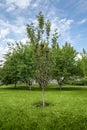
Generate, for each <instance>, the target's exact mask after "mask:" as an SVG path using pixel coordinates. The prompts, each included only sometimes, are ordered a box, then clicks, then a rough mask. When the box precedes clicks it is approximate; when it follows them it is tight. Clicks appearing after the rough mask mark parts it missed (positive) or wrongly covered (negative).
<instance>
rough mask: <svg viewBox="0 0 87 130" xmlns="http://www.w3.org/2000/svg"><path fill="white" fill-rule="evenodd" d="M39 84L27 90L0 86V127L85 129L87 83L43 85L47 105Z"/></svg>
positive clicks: (17, 129)
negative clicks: (78, 85) (42, 104)
mask: <svg viewBox="0 0 87 130" xmlns="http://www.w3.org/2000/svg"><path fill="white" fill-rule="evenodd" d="M41 101H42V93H41V90H40V89H39V88H35V87H33V89H32V90H31V91H29V90H28V89H26V88H23V87H22V88H21V87H18V88H17V89H14V88H13V87H12V86H1V87H0V130H87V87H83V86H81V87H77V86H76V87H70V86H69V87H64V88H63V90H62V91H59V90H58V88H57V87H56V86H53V85H51V88H46V89H45V101H46V102H48V103H49V104H50V105H49V106H48V107H45V108H43V107H36V106H35V105H34V104H35V103H37V102H41Z"/></svg>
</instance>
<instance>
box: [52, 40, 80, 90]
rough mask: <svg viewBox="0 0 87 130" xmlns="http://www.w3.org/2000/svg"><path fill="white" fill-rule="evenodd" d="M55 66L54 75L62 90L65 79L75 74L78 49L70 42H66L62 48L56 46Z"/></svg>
mask: <svg viewBox="0 0 87 130" xmlns="http://www.w3.org/2000/svg"><path fill="white" fill-rule="evenodd" d="M54 54H55V67H54V70H53V75H54V77H55V79H56V80H57V81H58V84H59V86H60V90H61V89H62V87H61V86H62V83H63V82H64V80H66V79H67V78H69V77H70V76H72V75H74V70H75V57H76V54H77V53H76V50H75V49H74V48H73V47H72V46H71V45H70V44H69V43H67V42H66V43H65V44H64V45H63V46H62V48H59V46H58V47H56V48H55V53H54Z"/></svg>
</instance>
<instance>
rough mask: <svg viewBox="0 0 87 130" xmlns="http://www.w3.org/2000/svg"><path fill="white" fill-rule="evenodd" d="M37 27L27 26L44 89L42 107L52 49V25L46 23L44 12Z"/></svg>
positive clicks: (37, 75)
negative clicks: (50, 44) (50, 46)
mask: <svg viewBox="0 0 87 130" xmlns="http://www.w3.org/2000/svg"><path fill="white" fill-rule="evenodd" d="M37 22H38V24H37V26H36V27H35V26H34V24H33V23H32V24H28V25H27V34H28V37H29V39H30V43H31V45H32V49H33V51H34V58H35V63H36V79H37V81H38V83H39V85H40V86H41V88H42V105H43V107H44V106H45V102H44V88H45V87H46V85H47V83H48V81H49V76H50V54H51V51H50V48H49V43H50V41H51V39H52V38H51V35H50V32H51V30H50V29H51V28H50V27H51V23H50V21H49V20H47V21H45V18H44V15H43V14H42V12H40V13H39V15H38V16H37ZM54 37H55V36H54Z"/></svg>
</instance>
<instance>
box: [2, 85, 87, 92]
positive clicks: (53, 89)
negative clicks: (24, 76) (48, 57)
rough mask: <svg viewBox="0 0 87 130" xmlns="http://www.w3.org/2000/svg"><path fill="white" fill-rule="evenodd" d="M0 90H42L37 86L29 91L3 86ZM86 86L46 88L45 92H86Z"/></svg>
mask: <svg viewBox="0 0 87 130" xmlns="http://www.w3.org/2000/svg"><path fill="white" fill-rule="evenodd" d="M0 90H14V91H15V90H23V91H42V89H41V88H40V87H38V86H33V87H32V89H31V90H29V88H28V87H25V86H17V87H16V88H14V86H7V87H6V86H5V87H1V88H0ZM86 90H87V86H63V87H62V90H60V89H59V87H53V86H52V87H46V88H45V91H86Z"/></svg>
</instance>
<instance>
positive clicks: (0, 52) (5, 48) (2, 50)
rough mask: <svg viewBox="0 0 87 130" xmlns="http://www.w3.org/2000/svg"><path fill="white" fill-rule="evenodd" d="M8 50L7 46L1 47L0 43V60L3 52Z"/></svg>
mask: <svg viewBox="0 0 87 130" xmlns="http://www.w3.org/2000/svg"><path fill="white" fill-rule="evenodd" d="M7 52H8V47H7V46H6V47H3V46H2V45H1V44H0V60H4V54H6V53H7Z"/></svg>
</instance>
